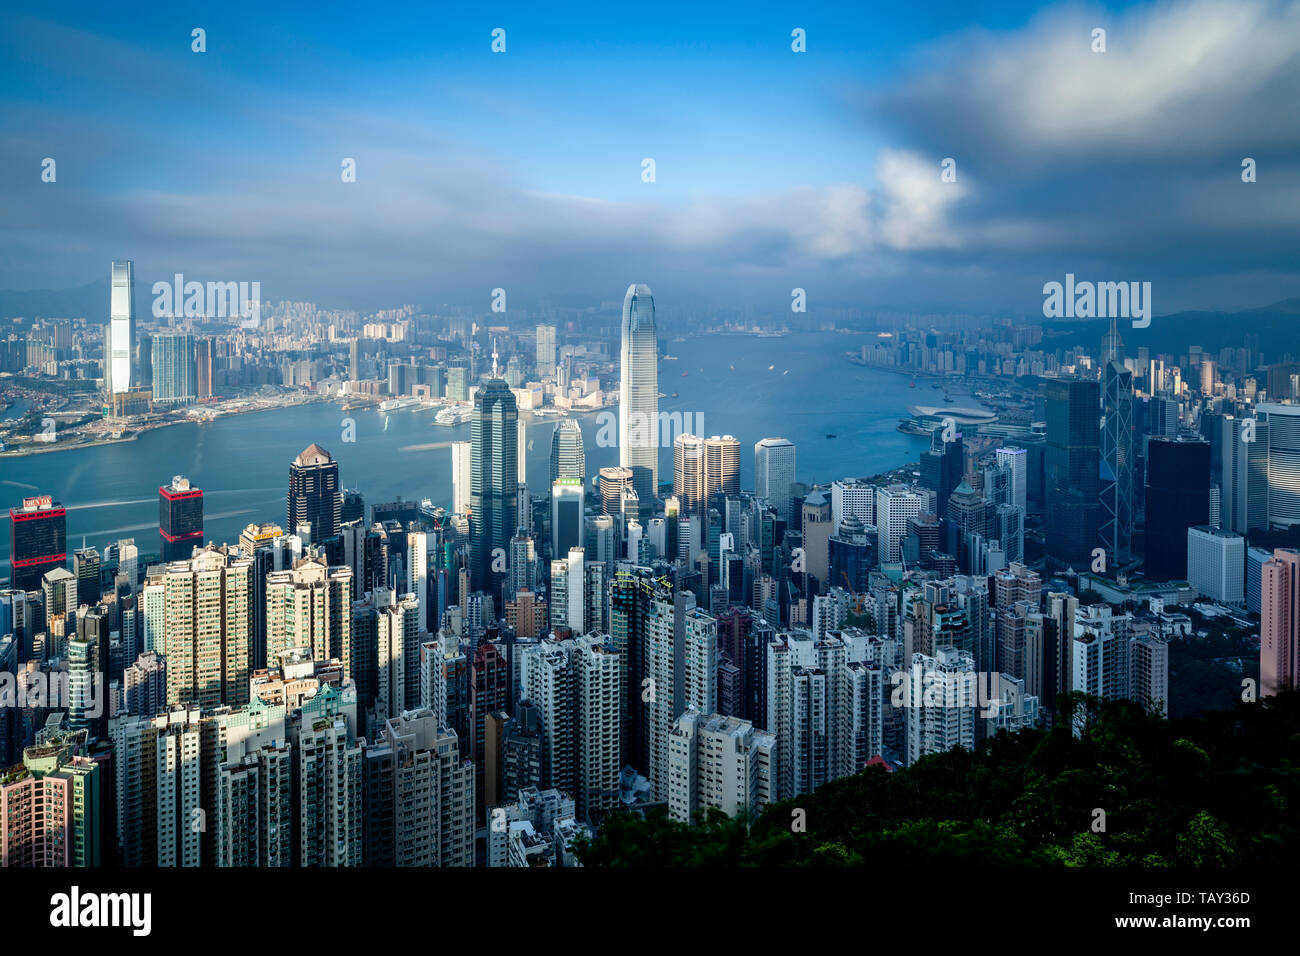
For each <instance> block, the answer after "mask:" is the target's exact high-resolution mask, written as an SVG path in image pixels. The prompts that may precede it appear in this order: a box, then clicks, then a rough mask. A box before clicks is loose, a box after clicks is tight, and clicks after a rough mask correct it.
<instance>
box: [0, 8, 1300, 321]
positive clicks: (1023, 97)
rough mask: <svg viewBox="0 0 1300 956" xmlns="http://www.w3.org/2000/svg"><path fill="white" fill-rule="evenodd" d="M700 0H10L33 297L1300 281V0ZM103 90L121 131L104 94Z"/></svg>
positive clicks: (735, 297) (1196, 294)
mask: <svg viewBox="0 0 1300 956" xmlns="http://www.w3.org/2000/svg"><path fill="white" fill-rule="evenodd" d="M686 9H687V8H683V7H672V6H669V7H665V8H662V10H661V12H660V14H659V15H657V16H654V17H637V18H636V29H635V30H633V31H629V30H627V29H622V30H620V29H619V27H620V23H619V21H618V20H617V19H616V18H615V19H614V20H612V21H610V20H608V19H605V18H600V17H584V15H583V14H582V12H580V11H574V12H572V13H568V14H565V15H553V14H551V13H550V12H548V13H547V14H545V15H543V14H540V13H537V12H533V13H529V12H528V11H526V10H522V9H516V10H510V9H506V10H502V11H497V12H494V14H493V16H496V17H497V19H496V20H489V19H487V18H486V17H480V16H478V15H473V16H470V15H456V14H446V13H439V14H438V15H437V17H436V18H435V17H434V15H433V14H432V13H429V12H423V13H421V12H420V11H418V10H416V9H415V8H411V9H410V11H409V12H408V14H407V16H405V17H402V18H401V20H400V22H401V23H402V25H403V28H402V29H397V28H396V27H395V24H396V22H397V18H396V17H395V18H394V22H393V23H378V24H377V23H361V24H358V23H355V22H352V21H348V24H347V27H346V29H341V23H336V22H334V21H332V20H330V19H329V18H324V19H322V20H320V21H315V22H313V23H311V24H307V23H301V22H297V21H294V22H287V20H286V19H284V18H282V15H277V14H270V13H266V12H261V13H258V14H255V15H253V16H252V17H249V16H248V15H247V14H244V13H241V14H240V15H239V16H238V17H233V16H231V15H229V14H227V15H209V14H208V13H207V12H205V13H203V14H202V15H200V14H191V13H187V12H183V11H176V12H174V13H168V14H167V15H165V16H161V17H159V18H156V19H151V20H150V21H149V22H147V23H145V24H136V23H131V24H127V23H124V22H123V23H118V22H114V21H115V18H113V17H111V16H110V15H108V13H107V12H100V11H96V10H95V9H93V8H92V7H90V5H76V4H74V5H72V6H70V7H68V8H66V10H65V11H64V12H62V13H60V14H59V16H58V17H57V18H53V19H38V18H30V17H23V16H19V15H16V14H12V13H11V14H7V15H5V21H6V25H7V26H8V27H10V29H8V30H6V31H4V35H5V36H6V37H7V39H3V40H0V50H3V52H5V53H6V54H7V57H6V63H7V66H5V67H3V68H0V69H2V70H4V71H5V72H6V73H7V74H8V76H7V79H9V80H10V81H11V82H9V83H6V84H4V85H3V86H2V87H0V88H2V89H3V90H5V92H4V93H2V94H0V103H3V104H4V106H5V107H6V109H5V110H3V111H2V112H0V115H3V116H4V117H5V118H4V119H2V120H0V131H3V132H4V134H5V135H4V138H3V145H2V146H0V170H3V172H4V176H2V177H0V201H3V202H4V204H5V206H6V208H7V210H9V212H8V228H7V229H6V231H5V245H4V246H3V247H2V248H3V255H0V289H8V290H38V289H68V288H76V287H78V286H80V285H82V284H84V283H87V282H90V281H98V280H99V277H100V276H101V275H102V271H101V269H102V267H101V266H99V263H100V262H101V261H103V260H107V259H112V258H133V259H134V260H135V261H136V263H137V276H138V277H139V279H141V280H143V281H155V280H159V279H170V278H171V276H172V275H173V274H174V273H176V272H183V273H185V274H186V275H189V276H193V277H195V278H197V279H199V280H200V281H240V280H246V281H260V282H261V283H262V288H263V289H265V290H266V293H267V296H268V298H270V299H291V300H315V301H328V302H329V303H331V304H332V305H335V306H337V307H341V308H363V309H376V308H381V307H388V306H391V305H393V304H395V303H397V302H405V301H418V302H422V303H424V304H425V306H426V308H429V309H437V308H439V307H440V306H442V305H452V306H457V307H463V308H471V309H484V310H486V308H487V305H488V302H489V294H490V291H491V290H492V289H494V288H498V287H501V288H506V289H507V290H509V292H510V294H511V295H512V297H515V301H517V302H520V303H533V302H539V301H542V302H544V301H583V300H592V299H594V300H596V301H599V300H601V299H602V298H606V297H607V296H608V293H607V291H606V288H605V287H606V286H607V284H608V283H607V282H606V281H605V280H604V279H603V277H604V276H607V275H628V274H632V275H636V276H639V277H640V278H641V279H642V280H643V281H645V282H646V283H647V284H648V285H650V286H651V288H654V289H655V290H656V291H657V292H658V293H659V294H660V296H661V297H663V298H664V300H665V301H673V302H681V303H694V302H699V303H700V304H701V305H703V306H705V307H708V306H710V305H717V304H721V303H734V304H740V305H746V306H750V307H753V308H755V309H757V310H758V311H759V312H760V313H763V314H774V315H780V314H783V313H784V314H785V315H787V316H789V315H790V310H789V300H790V296H791V291H790V290H791V289H793V288H803V289H806V290H807V293H808V302H809V310H810V312H811V313H812V314H813V315H814V316H815V315H816V310H817V309H818V308H825V307H828V306H832V305H834V306H842V305H845V304H847V303H856V304H858V305H866V306H877V307H886V306H888V307H905V308H911V309H916V310H920V311H925V310H929V309H939V310H958V311H967V312H974V313H984V312H995V311H1005V312H1007V313H1009V314H1012V315H1032V314H1035V313H1037V312H1038V311H1039V309H1040V307H1041V304H1042V292H1041V289H1042V285H1043V283H1044V282H1047V281H1049V280H1052V279H1059V276H1060V275H1063V274H1065V273H1067V272H1073V273H1077V274H1078V275H1079V276H1080V277H1087V278H1090V279H1095V280H1098V281H1130V280H1133V281H1137V280H1141V281H1144V282H1151V283H1152V284H1153V286H1154V298H1155V303H1156V305H1155V311H1156V314H1162V313H1169V312H1172V311H1177V310H1181V309H1187V308H1215V307H1219V306H1223V307H1227V308H1247V307H1257V306H1262V305H1265V304H1267V303H1269V302H1272V301H1276V300H1279V299H1284V298H1288V297H1295V296H1297V295H1298V294H1300V282H1298V281H1297V272H1296V265H1295V264H1296V262H1298V261H1300V255H1298V254H1297V253H1300V240H1297V238H1296V236H1295V234H1294V229H1292V228H1290V227H1291V224H1292V223H1293V222H1294V221H1295V220H1296V218H1297V216H1298V215H1300V188H1297V187H1296V186H1295V185H1294V183H1295V182H1296V177H1295V175H1294V173H1295V172H1296V171H1297V170H1296V160H1295V156H1296V150H1295V147H1296V146H1297V145H1300V133H1298V132H1297V130H1296V128H1295V124H1294V123H1289V122H1287V121H1286V119H1285V118H1286V116H1287V110H1288V108H1289V107H1288V106H1287V104H1288V103H1289V102H1294V101H1295V99H1296V97H1297V93H1300V70H1297V69H1295V66H1296V62H1297V57H1298V56H1300V29H1297V25H1298V24H1300V3H1296V2H1291V3H1279V2H1264V0H1259V2H1249V3H1243V4H1232V5H1227V4H1218V3H1211V2H1204V0H1190V2H1189V0H1183V2H1176V3H1168V4H1154V5H1153V4H1132V5H1120V6H1116V7H1114V8H1109V9H1108V8H1102V7H1094V6H1077V5H1072V4H1071V5H1061V4H1050V5H1047V6H1036V5H1031V4H1004V5H999V6H997V7H995V8H992V9H989V10H981V11H980V12H979V14H978V18H979V21H980V23H979V25H976V22H975V21H976V16H977V15H976V14H972V13H969V12H966V11H964V10H963V9H962V8H961V6H960V5H958V4H945V5H939V6H937V7H933V8H931V9H930V10H929V11H928V12H927V13H925V14H923V15H922V14H903V13H889V14H886V15H883V16H882V15H880V14H876V13H872V14H867V13H866V12H865V11H854V10H852V9H833V8H825V9H820V10H817V11H809V12H806V13H805V12H802V11H801V12H799V13H794V12H792V11H790V10H787V9H785V8H780V7H773V6H766V7H760V8H758V9H756V10H754V11H753V13H752V15H751V16H747V17H746V18H745V19H744V20H743V21H740V22H737V21H736V19H735V18H730V17H723V16H721V15H720V14H716V13H711V12H710V11H699V10H695V9H694V8H690V13H689V15H688V14H687V13H686V12H685V11H686ZM196 17H198V18H199V19H201V20H202V21H203V24H200V23H199V22H198V20H196V19H195V18H196ZM192 20H193V21H194V23H191V22H190V21H192ZM74 21H75V22H76V23H77V24H78V26H76V27H73V26H71V25H70V23H71V22H74ZM195 26H201V27H202V28H203V29H205V30H206V31H207V32H206V34H205V45H206V50H205V52H203V53H194V52H192V51H191V40H190V31H191V29H192V28H193V27H195ZM1098 26H1100V27H1101V28H1103V29H1106V30H1107V38H1108V44H1107V49H1106V52H1104V53H1094V52H1092V51H1091V50H1090V48H1089V44H1090V43H1091V42H1092V41H1091V39H1090V36H1091V31H1092V30H1093V29H1094V28H1096V27H1098ZM497 27H501V28H503V29H506V31H507V47H506V51H505V52H504V53H499V54H497V53H493V52H492V51H491V43H492V35H491V32H492V30H493V29H495V28H497ZM795 29H801V30H803V31H805V40H806V52H802V53H795V52H793V51H792V50H791V43H792V42H793V41H792V40H791V32H792V30H795ZM286 36H290V37H300V38H301V40H300V43H298V44H286V43H282V44H281V46H280V48H278V49H272V48H271V47H270V40H269V38H271V37H277V38H280V39H281V40H283V38H284V37H286ZM615 38H617V40H616V39H615ZM629 55H630V56H631V57H632V60H633V62H637V63H644V68H640V67H638V68H636V69H633V70H628V69H627V68H626V66H625V65H624V64H625V62H626V60H627V58H628V56H629ZM638 58H639V59H638ZM0 75H3V74H0ZM105 101H110V102H112V103H113V104H114V111H113V114H112V115H113V119H112V121H111V122H110V121H108V120H107V119H106V118H104V117H101V118H94V119H92V118H91V117H90V116H88V115H87V111H88V110H90V109H92V108H95V107H98V106H99V105H101V104H102V103H103V102H105ZM669 103H671V104H672V108H671V110H669V107H668V104H669ZM73 130H75V134H73V133H72V132H71V131H73ZM47 157H48V158H53V159H54V160H55V161H56V164H57V165H56V169H57V178H56V180H55V181H54V182H42V178H41V173H42V162H43V160H44V159H45V158H47ZM1247 157H1249V158H1251V159H1253V160H1254V161H1255V162H1256V164H1257V170H1258V176H1257V179H1256V181H1254V182H1251V183H1245V182H1242V179H1241V173H1242V169H1241V163H1242V161H1243V159H1244V158H1247ZM348 158H350V159H353V160H355V162H356V166H355V173H356V181H355V182H350V183H345V182H342V181H341V177H340V165H341V163H342V162H343V160H344V159H348ZM646 158H652V159H654V160H655V161H656V162H655V171H656V176H655V181H654V182H651V183H648V182H643V181H642V172H643V169H642V161H643V159H646ZM948 158H952V159H955V160H956V170H957V177H956V181H955V182H943V181H941V178H940V176H941V171H942V170H941V163H942V161H943V160H945V159H948ZM56 250H57V254H56ZM128 250H129V251H128Z"/></svg>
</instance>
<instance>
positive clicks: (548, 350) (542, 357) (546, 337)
mask: <svg viewBox="0 0 1300 956" xmlns="http://www.w3.org/2000/svg"><path fill="white" fill-rule="evenodd" d="M537 374H538V375H539V376H541V377H542V378H551V377H554V375H555V326H553V325H539V326H538V327H537Z"/></svg>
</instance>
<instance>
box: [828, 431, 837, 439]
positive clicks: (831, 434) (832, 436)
mask: <svg viewBox="0 0 1300 956" xmlns="http://www.w3.org/2000/svg"><path fill="white" fill-rule="evenodd" d="M826 437H827V438H834V437H835V433H834V432H827V433H826Z"/></svg>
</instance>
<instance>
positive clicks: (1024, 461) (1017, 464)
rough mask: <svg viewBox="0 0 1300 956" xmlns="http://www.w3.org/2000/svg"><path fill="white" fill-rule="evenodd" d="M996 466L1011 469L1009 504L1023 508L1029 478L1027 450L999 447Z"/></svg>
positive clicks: (1022, 509)
mask: <svg viewBox="0 0 1300 956" xmlns="http://www.w3.org/2000/svg"><path fill="white" fill-rule="evenodd" d="M997 462H998V466H999V467H1002V466H1004V465H1005V466H1006V467H1008V468H1010V469H1011V504H1013V505H1015V506H1016V507H1017V508H1019V509H1020V510H1021V511H1024V510H1025V507H1026V505H1025V501H1026V497H1027V496H1026V491H1027V489H1028V485H1027V484H1026V482H1027V481H1028V480H1029V464H1028V463H1029V452H1027V451H1025V449H1023V448H999V449H998V450H997Z"/></svg>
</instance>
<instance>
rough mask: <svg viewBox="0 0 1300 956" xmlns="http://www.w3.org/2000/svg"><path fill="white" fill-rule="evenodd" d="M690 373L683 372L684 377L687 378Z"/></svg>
mask: <svg viewBox="0 0 1300 956" xmlns="http://www.w3.org/2000/svg"><path fill="white" fill-rule="evenodd" d="M690 374H691V373H690V372H682V378H685V377H686V376H687V375H690Z"/></svg>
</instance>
